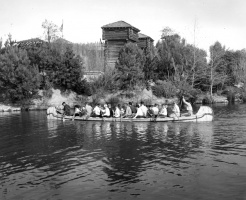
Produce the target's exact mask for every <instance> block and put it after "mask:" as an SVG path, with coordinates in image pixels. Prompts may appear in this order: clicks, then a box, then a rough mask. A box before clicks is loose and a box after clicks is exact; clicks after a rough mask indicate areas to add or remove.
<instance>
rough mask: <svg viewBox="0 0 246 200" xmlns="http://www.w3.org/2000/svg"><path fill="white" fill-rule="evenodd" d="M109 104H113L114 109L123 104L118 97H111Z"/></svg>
mask: <svg viewBox="0 0 246 200" xmlns="http://www.w3.org/2000/svg"><path fill="white" fill-rule="evenodd" d="M107 103H109V104H111V105H112V107H115V106H116V105H118V104H119V103H121V101H120V99H119V98H118V97H111V98H109V99H108V101H107Z"/></svg>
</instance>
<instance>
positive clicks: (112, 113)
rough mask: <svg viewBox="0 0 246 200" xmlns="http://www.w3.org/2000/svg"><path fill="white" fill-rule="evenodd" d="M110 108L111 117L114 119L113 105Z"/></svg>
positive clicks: (109, 105)
mask: <svg viewBox="0 0 246 200" xmlns="http://www.w3.org/2000/svg"><path fill="white" fill-rule="evenodd" d="M108 108H109V111H110V117H113V116H114V111H113V109H112V106H111V104H108Z"/></svg>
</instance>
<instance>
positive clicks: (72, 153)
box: [0, 104, 246, 200]
mask: <svg viewBox="0 0 246 200" xmlns="http://www.w3.org/2000/svg"><path fill="white" fill-rule="evenodd" d="M213 109H214V114H215V119H214V121H213V122H209V123H158V122H156V123H154V122H152V123H151V122H144V123H143V122H136V123H128V122H124V123H123V122H122V123H118V122H77V121H65V122H63V121H56V120H53V121H52V120H50V121H48V120H47V119H46V113H45V112H44V111H37V112H36V111H30V112H19V113H0V137H1V139H0V191H1V194H0V199H3V200H4V199H18V200H19V199H25V200H28V199H40V200H41V199H42V200H43V199H52V200H53V199H96V200H97V199H98V200H99V199H100V200H102V199H117V200H120V199H143V200H145V199H157V200H158V199H182V200H184V199H187V200H188V199H189V200H190V199H200V200H202V199H206V200H207V199H214V200H218V199H223V200H225V199H228V200H232V199H233V200H234V199H235V200H236V199H238V200H241V199H242V200H243V199H246V131H245V130H246V105H245V104H236V105H217V106H214V107H213Z"/></svg>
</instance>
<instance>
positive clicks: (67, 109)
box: [62, 102, 71, 116]
mask: <svg viewBox="0 0 246 200" xmlns="http://www.w3.org/2000/svg"><path fill="white" fill-rule="evenodd" d="M62 105H63V111H64V112H63V116H65V115H66V116H71V108H70V106H69V105H67V104H66V103H65V102H63V103H62Z"/></svg>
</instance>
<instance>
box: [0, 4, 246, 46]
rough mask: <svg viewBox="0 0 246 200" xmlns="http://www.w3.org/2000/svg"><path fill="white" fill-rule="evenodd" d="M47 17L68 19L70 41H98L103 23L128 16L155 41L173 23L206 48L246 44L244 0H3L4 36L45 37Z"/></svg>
mask: <svg viewBox="0 0 246 200" xmlns="http://www.w3.org/2000/svg"><path fill="white" fill-rule="evenodd" d="M45 19H47V20H49V21H52V22H53V23H55V24H57V25H59V26H61V24H62V20H63V21H64V33H63V35H64V38H65V39H67V40H69V41H71V42H78V43H88V42H96V41H99V40H100V38H102V29H101V27H102V26H103V25H105V24H109V23H113V22H116V21H119V20H123V21H125V22H127V23H129V24H131V25H132V26H135V27H136V28H138V29H140V31H141V33H143V34H145V35H148V36H150V37H152V38H153V39H154V40H155V42H157V41H158V40H159V39H160V36H161V30H162V29H163V28H164V27H167V26H168V27H170V28H171V29H173V30H174V31H175V32H177V33H178V34H179V35H180V36H181V37H182V38H185V39H186V40H187V42H188V43H191V44H193V43H194V38H195V44H196V46H198V47H199V48H203V49H204V50H208V48H209V46H210V45H212V44H213V43H214V42H216V41H219V42H221V43H222V45H225V46H226V47H227V48H229V49H232V50H241V49H243V48H246V1H245V0H0V38H1V37H2V39H3V40H5V39H6V37H7V35H8V33H11V34H12V37H13V39H14V40H17V41H18V40H25V39H30V38H35V37H40V36H42V34H43V30H42V27H41V24H42V22H44V21H45ZM194 31H195V34H194ZM194 36H195V37H194Z"/></svg>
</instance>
